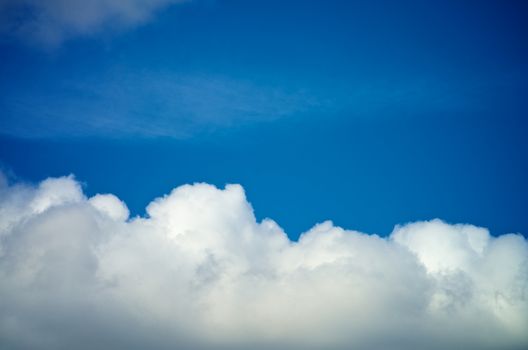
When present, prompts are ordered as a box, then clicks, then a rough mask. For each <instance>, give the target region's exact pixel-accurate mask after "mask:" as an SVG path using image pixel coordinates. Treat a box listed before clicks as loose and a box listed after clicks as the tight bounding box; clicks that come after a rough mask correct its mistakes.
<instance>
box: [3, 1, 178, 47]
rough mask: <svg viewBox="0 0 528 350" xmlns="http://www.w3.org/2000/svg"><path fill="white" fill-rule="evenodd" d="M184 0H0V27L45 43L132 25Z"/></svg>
mask: <svg viewBox="0 0 528 350" xmlns="http://www.w3.org/2000/svg"><path fill="white" fill-rule="evenodd" d="M184 1H185V0H89V1H86V0H44V1H43V0H0V29H1V30H2V31H4V32H8V33H10V34H13V35H16V36H20V37H23V38H25V39H28V40H30V41H33V42H36V43H38V44H42V45H45V46H57V45H59V44H61V43H62V42H63V41H65V40H67V39H70V38H74V37H77V36H86V35H91V34H93V33H96V32H99V31H101V30H105V29H120V28H126V27H133V26H136V25H139V24H142V23H144V22H146V21H148V20H149V19H150V18H151V17H152V15H153V14H154V13H155V12H156V11H157V10H159V9H161V8H164V7H166V6H169V5H171V4H174V3H181V2H184Z"/></svg>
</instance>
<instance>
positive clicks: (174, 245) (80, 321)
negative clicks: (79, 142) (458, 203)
mask: <svg viewBox="0 0 528 350" xmlns="http://www.w3.org/2000/svg"><path fill="white" fill-rule="evenodd" d="M0 281H1V283H0V310H1V312H0V345H1V347H2V349H28V348H31V349H120V348H126V349H145V348H155V349H174V348H178V349H222V348H224V349H271V348H273V349H351V348H356V349H387V348H390V349H424V348H427V349H453V348H455V349H525V348H527V347H528V335H527V333H526V329H528V300H527V297H528V290H527V288H528V243H527V241H526V239H525V238H523V236H521V235H518V234H507V235H502V236H499V237H493V236H491V235H490V234H489V232H488V231H487V230H486V229H484V228H480V227H475V226H472V225H465V224H464V225H460V224H459V225H450V224H447V223H445V222H442V221H440V220H432V221H425V222H416V223H410V224H406V225H403V226H397V227H396V228H395V229H394V231H393V232H392V233H391V234H390V235H389V236H388V237H385V238H383V237H379V236H377V235H369V234H365V233H361V232H356V231H349V230H344V229H342V228H339V227H336V226H334V225H333V224H332V223H331V222H329V221H327V222H324V223H321V224H318V225H316V226H314V227H313V228H312V229H311V230H309V231H308V232H306V233H304V234H303V235H302V236H301V238H300V239H299V241H297V242H292V241H290V240H289V239H288V237H287V235H286V234H285V233H284V231H283V230H282V229H281V228H280V227H279V226H278V225H277V224H276V223H275V222H274V221H272V220H270V219H265V220H263V221H262V222H257V221H256V219H255V216H254V214H253V210H252V207H251V205H250V204H249V203H248V201H247V200H246V198H245V195H244V190H243V188H242V187H241V186H239V185H227V186H226V187H225V189H218V188H216V187H214V186H212V185H208V184H195V185H184V186H180V187H178V188H175V189H174V190H173V191H172V192H171V193H170V194H169V195H166V196H164V197H161V198H157V199H155V200H154V201H152V202H151V203H150V204H149V205H148V207H147V216H146V217H135V218H129V212H128V209H127V207H126V205H125V204H124V203H123V202H122V201H120V200H119V199H118V198H117V197H115V196H114V195H111V194H98V195H96V196H94V197H91V198H87V197H86V196H85V195H84V194H83V191H82V188H81V186H80V184H79V183H78V182H77V181H76V180H75V179H74V178H73V177H72V176H69V177H61V178H50V179H47V180H45V181H42V182H41V183H40V184H39V185H38V186H29V185H25V184H20V183H15V184H8V183H7V181H6V180H5V179H4V178H1V177H0Z"/></svg>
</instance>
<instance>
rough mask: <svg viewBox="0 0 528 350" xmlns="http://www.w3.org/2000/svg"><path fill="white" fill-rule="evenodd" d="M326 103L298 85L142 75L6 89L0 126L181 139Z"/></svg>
mask: <svg viewBox="0 0 528 350" xmlns="http://www.w3.org/2000/svg"><path fill="white" fill-rule="evenodd" d="M324 104H325V102H324V101H322V100H321V99H320V98H319V97H315V96H314V95H313V94H311V93H310V92H309V91H307V90H306V89H301V88H298V89H296V88H292V87H289V88H283V87H280V86H276V85H271V84H259V83H255V82H251V81H247V80H244V79H235V78H230V77H227V76H221V75H199V74H198V75H190V74H177V73H174V72H170V71H169V72H152V71H143V72H138V73H120V74H109V75H107V76H105V77H104V78H103V79H91V78H87V77H83V78H82V79H79V80H67V81H59V82H56V83H55V85H54V86H52V87H51V88H49V89H48V88H46V87H40V88H38V89H37V90H34V89H33V88H32V89H28V90H24V91H22V89H19V90H11V91H6V94H5V95H4V96H3V97H2V101H0V106H1V105H3V108H4V113H3V114H4V117H3V118H2V119H1V120H0V127H1V128H2V130H3V133H5V134H10V135H14V136H19V137H65V136H66V137H72V136H103V137H118V138H119V137H126V136H142V137H155V136H166V137H172V138H187V137H189V136H193V135H195V134H197V133H200V132H204V131H210V130H214V129H216V128H219V127H229V126H233V125H243V124H246V123H254V122H263V121H271V120H275V119H278V118H281V117H285V116H290V115H292V114H295V113H302V112H306V111H310V112H312V113H313V112H316V111H319V110H320V108H322V107H323V106H324Z"/></svg>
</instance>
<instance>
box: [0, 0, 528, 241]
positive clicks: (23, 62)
mask: <svg viewBox="0 0 528 350" xmlns="http://www.w3.org/2000/svg"><path fill="white" fill-rule="evenodd" d="M0 5H2V6H3V7H0V8H3V9H9V11H7V10H5V12H4V14H8V13H9V14H10V15H9V16H7V15H4V16H3V17H1V18H0V19H1V20H2V26H1V27H0V32H1V34H2V36H1V41H0V53H1V55H0V162H1V165H2V168H3V169H4V171H5V172H7V173H8V174H11V175H10V176H13V177H16V178H17V179H21V180H24V181H31V182H36V181H39V180H41V179H43V178H45V177H48V176H61V175H65V174H70V173H73V174H75V176H76V177H77V179H79V180H80V181H82V182H83V183H85V191H86V193H88V194H90V195H91V194H95V193H104V192H111V193H114V194H116V195H118V196H119V198H121V199H122V200H124V201H125V202H126V203H127V205H128V206H129V208H130V210H131V212H132V213H133V214H139V215H143V214H144V208H145V206H146V205H147V204H148V203H149V202H150V201H151V200H152V199H153V198H154V197H156V196H160V195H163V194H164V193H167V192H169V191H170V190H171V189H172V188H173V187H175V186H178V185H181V184H184V183H194V182H208V183H212V184H216V185H218V186H223V185H224V184H225V183H240V184H242V185H243V186H244V188H245V190H246V193H247V196H248V199H249V201H250V202H251V203H252V205H253V207H254V209H255V212H256V215H257V218H259V219H261V218H263V217H268V216H269V217H271V218H273V219H275V220H276V221H277V222H278V223H279V224H280V225H281V226H282V227H283V228H284V229H285V231H286V232H288V234H289V235H290V237H291V238H293V239H295V238H297V236H298V235H299V234H300V233H301V232H303V231H305V230H307V229H309V228H310V227H311V226H312V225H313V224H314V223H315V222H321V221H323V220H326V219H332V220H334V222H335V223H336V224H337V225H340V226H343V227H347V228H353V229H358V230H361V231H364V232H370V233H378V234H381V235H386V234H388V233H390V231H391V230H392V227H393V226H394V225H395V224H399V223H405V222H410V221H416V220H427V219H432V218H436V217H439V218H442V219H444V220H446V221H448V222H470V223H472V224H475V225H479V226H484V227H488V228H490V230H491V232H492V233H494V234H503V233H507V232H521V233H523V234H526V233H527V232H528V221H527V220H526V208H528V184H527V181H526V179H527V178H528V165H527V159H528V158H527V156H528V151H527V150H528V147H527V141H526V132H527V130H528V125H527V122H526V116H527V111H528V107H527V106H526V91H527V81H528V67H527V62H528V43H527V41H526V40H525V37H526V33H527V23H528V22H527V21H526V13H527V8H526V7H527V5H526V4H524V3H523V2H520V1H507V2H499V1H478V2H476V1H447V2H446V1H431V2H420V1H403V2H391V1H374V2H372V1H364V2H363V1H357V2H351V1H337V2H336V1H288V2H284V1H251V2H248V1H199V0H197V1H189V2H185V3H174V4H172V3H169V2H164V1H160V2H157V3H156V5H152V7H148V6H147V7H145V8H139V9H136V8H134V11H129V9H125V10H127V11H125V10H123V9H117V10H113V11H115V12H112V13H110V14H108V12H105V11H109V10H106V9H104V10H103V9H97V8H95V9H92V10H93V11H92V12H89V13H93V14H94V15H93V16H92V17H89V16H81V15H78V16H77V15H75V16H73V17H67V19H68V21H66V20H65V19H64V18H63V17H61V16H62V15H61V13H62V12H60V11H56V8H54V9H53V11H52V10H49V9H45V10H46V11H48V12H45V11H44V13H46V14H48V17H42V18H44V19H41V18H40V17H36V18H37V19H35V20H33V22H31V20H30V19H28V17H31V14H28V13H27V12H24V11H21V10H20V9H18V8H16V6H14V5H13V2H12V1H3V2H0ZM57 6H58V5H57ZM50 7H52V6H51V5H50ZM41 10H42V9H41ZM120 11H121V12H120ZM13 13H15V14H16V16H14V15H12V14H13ZM50 13H51V14H53V16H55V17H53V16H51V15H49V14H50ZM57 13H58V14H57ZM75 13H76V14H78V13H83V11H77V12H75ZM87 13H88V12H87ZM76 16H77V17H76ZM13 18H16V19H17V21H18V22H17V21H14V20H13ZM49 18H52V19H54V21H55V22H53V23H52V22H51V20H49ZM20 23H22V24H27V23H29V24H31V26H29V25H26V26H22V25H20ZM57 23H58V24H57ZM13 28H14V29H13ZM28 28H30V29H31V28H37V29H31V30H30V29H28ZM43 33H44V34H46V35H44V34H43Z"/></svg>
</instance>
